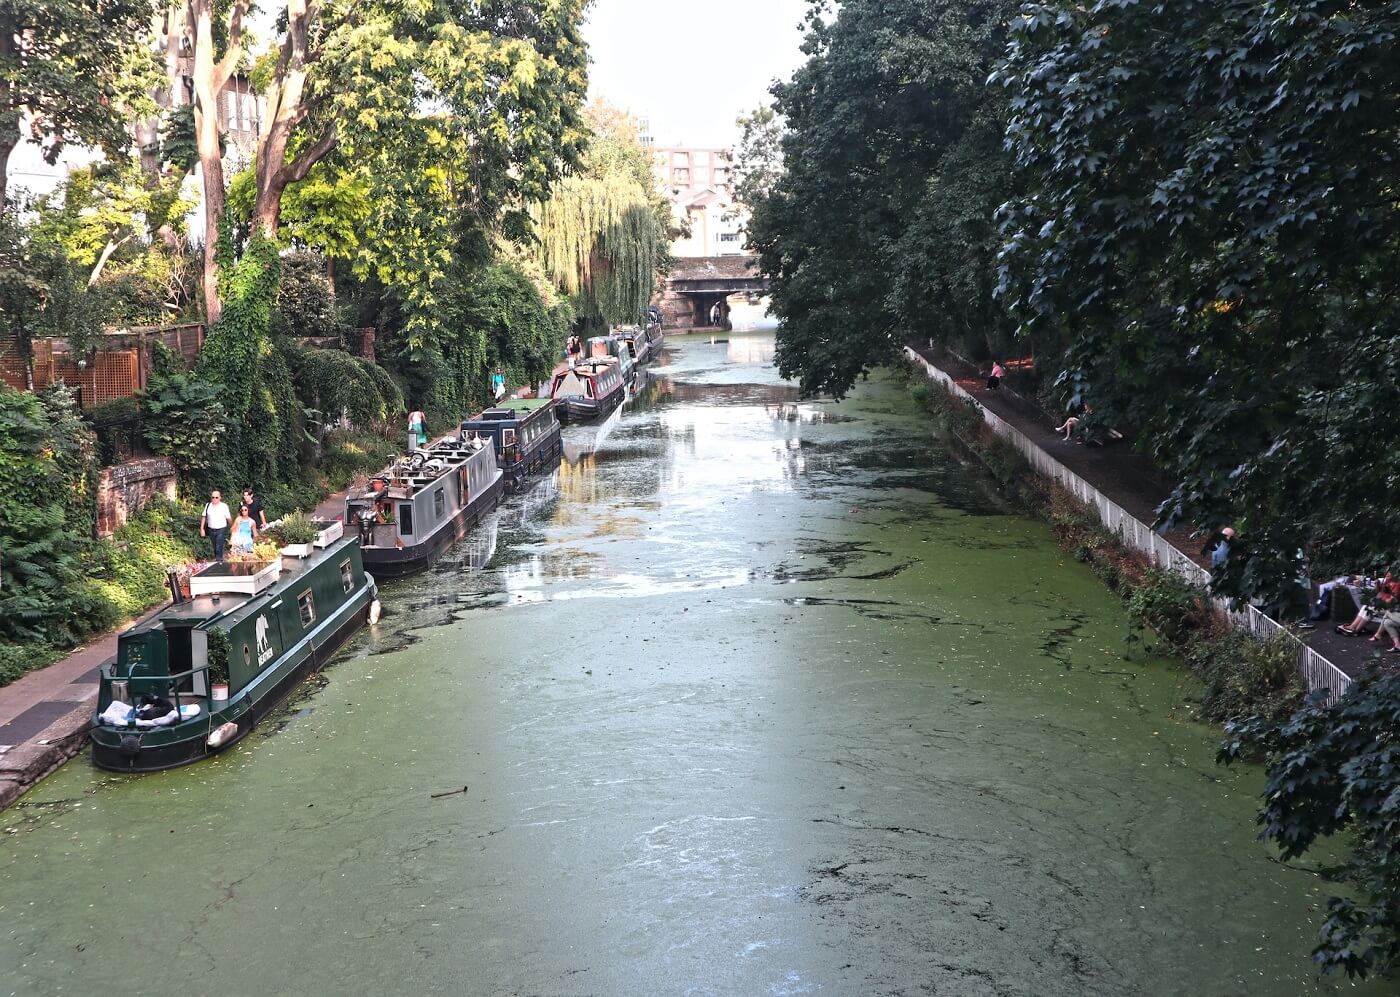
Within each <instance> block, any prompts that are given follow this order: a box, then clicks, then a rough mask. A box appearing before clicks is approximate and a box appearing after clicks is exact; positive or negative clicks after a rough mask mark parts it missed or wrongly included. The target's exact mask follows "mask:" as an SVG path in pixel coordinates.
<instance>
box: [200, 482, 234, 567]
mask: <svg viewBox="0 0 1400 997" xmlns="http://www.w3.org/2000/svg"><path fill="white" fill-rule="evenodd" d="M232 519H233V513H231V512H229V508H228V506H227V505H226V504H224V499H223V496H222V495H220V494H219V493H218V491H212V492H210V493H209V501H208V502H207V503H206V504H205V506H204V511H203V512H202V513H200V516H199V535H200V536H202V537H208V538H209V542H210V543H211V544H213V545H214V560H216V561H222V560H223V559H224V541H225V540H227V539H228V524H229V523H230V522H231V521H232Z"/></svg>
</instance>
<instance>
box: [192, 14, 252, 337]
mask: <svg viewBox="0 0 1400 997" xmlns="http://www.w3.org/2000/svg"><path fill="white" fill-rule="evenodd" d="M247 5H248V3H247V0H235V2H234V4H233V7H232V8H231V9H230V10H229V15H228V18H229V19H228V44H227V46H226V47H225V50H224V57H223V58H222V59H220V60H219V61H218V62H215V61H214V9H213V0H191V2H190V16H191V18H192V19H193V21H194V131H195V139H196V144H197V145H198V148H199V170H200V178H201V179H202V180H203V184H204V312H205V319H206V321H207V322H208V323H209V325H213V324H214V323H215V322H217V321H219V315H220V313H221V312H222V311H223V302H222V301H220V300H219V261H218V252H219V229H220V227H221V225H222V224H223V220H224V196H225V191H224V163H223V158H222V155H221V150H220V149H219V94H220V92H221V91H222V90H223V88H224V84H225V83H227V82H228V79H229V77H230V76H231V75H233V70H234V68H235V67H236V66H237V65H238V59H239V57H240V56H241V55H242V53H243V12H244V10H245V9H246V8H247Z"/></svg>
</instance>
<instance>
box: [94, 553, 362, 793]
mask: <svg viewBox="0 0 1400 997" xmlns="http://www.w3.org/2000/svg"><path fill="white" fill-rule="evenodd" d="M189 588H190V597H189V598H188V599H186V598H184V597H183V596H178V595H177V600H178V601H176V602H173V603H171V605H170V607H169V608H168V609H167V610H166V611H164V612H162V613H160V614H159V615H158V616H156V617H155V618H154V619H152V620H149V621H147V622H146V623H143V624H141V625H140V626H138V627H135V628H133V629H131V630H128V631H127V632H126V633H124V634H121V635H120V636H119V637H118V638H117V657H116V660H115V661H110V662H108V663H107V664H105V665H103V666H102V669H101V672H100V677H99V680H98V681H99V689H98V696H97V710H96V712H95V714H94V715H93V719H92V729H91V732H90V735H89V736H90V738H91V741H92V761H93V764H95V765H97V766H98V767H99V768H103V769H110V770H112V771H114V772H155V771H158V770H160V769H168V768H174V767H175V766H177V765H185V764H188V763H190V762H195V761H199V760H200V759H201V758H205V757H207V756H209V755H211V754H214V753H216V752H218V751H222V750H223V749H225V748H227V747H228V746H229V745H230V744H233V743H235V742H236V741H238V739H239V738H241V737H243V735H244V734H247V733H248V731H250V730H251V729H252V728H253V726H254V725H255V724H257V722H258V721H259V720H261V719H262V718H263V717H264V716H266V715H267V713H268V712H269V711H270V710H271V709H272V708H273V707H274V706H276V705H277V704H278V703H280V702H281V701H282V700H283V699H284V698H285V697H286V696H287V694H288V693H289V692H290V691H291V690H292V688H293V687H295V686H296V685H297V684H298V683H299V682H301V680H302V679H304V678H305V677H306V676H307V675H309V674H310V673H312V672H313V671H315V670H317V669H319V668H320V667H321V666H322V665H324V664H325V663H326V661H327V660H329V659H330V657H331V656H332V655H333V654H334V653H335V652H336V650H337V649H338V648H339V647H340V646H341V645H342V644H343V643H345V641H346V640H348V639H349V638H350V637H351V636H352V635H353V634H354V633H355V632H356V631H357V630H359V629H360V627H362V626H364V623H365V620H366V618H367V617H368V616H369V614H370V609H371V604H373V603H374V602H375V599H376V594H375V584H374V579H373V578H372V577H370V576H369V575H367V574H366V573H365V570H364V563H363V561H362V559H361V557H360V545H359V543H358V542H357V540H356V539H355V538H354V537H344V536H342V537H339V538H337V539H335V540H333V541H331V542H330V544H329V545H328V546H326V547H324V548H319V549H316V550H315V551H314V552H313V553H312V554H311V555H310V556H308V557H306V558H304V559H303V558H296V557H283V558H279V559H276V560H270V561H220V562H218V563H216V564H212V565H210V566H209V567H207V568H205V569H204V570H203V571H200V572H198V573H196V574H195V575H193V576H192V577H191V578H190V581H189ZM173 591H174V592H176V593H179V592H180V589H179V588H178V587H173ZM376 615H377V607H376Z"/></svg>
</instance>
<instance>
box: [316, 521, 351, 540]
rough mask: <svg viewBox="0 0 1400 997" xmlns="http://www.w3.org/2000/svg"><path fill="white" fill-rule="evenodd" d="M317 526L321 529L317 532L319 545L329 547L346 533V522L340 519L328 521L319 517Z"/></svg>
mask: <svg viewBox="0 0 1400 997" xmlns="http://www.w3.org/2000/svg"><path fill="white" fill-rule="evenodd" d="M316 528H317V530H319V532H318V533H317V534H316V546H317V547H329V546H330V545H331V544H333V543H335V542H336V541H337V540H339V539H340V538H341V537H343V536H344V535H345V524H344V523H342V522H340V520H335V521H333V522H326V521H325V520H322V519H318V520H316Z"/></svg>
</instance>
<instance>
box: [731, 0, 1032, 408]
mask: <svg viewBox="0 0 1400 997" xmlns="http://www.w3.org/2000/svg"><path fill="white" fill-rule="evenodd" d="M824 6H825V5H824V4H818V5H816V10H815V11H814V14H813V16H812V18H811V20H810V21H809V33H808V36H807V41H806V44H805V46H804V51H805V52H806V53H807V54H808V56H809V59H808V62H807V63H806V65H804V66H803V67H802V68H800V69H799V70H798V71H797V73H796V74H795V75H794V76H793V78H792V80H791V81H789V82H787V83H780V84H777V85H775V86H774V88H773V93H774V97H775V103H774V109H775V110H776V111H777V113H778V114H779V115H781V116H782V118H784V119H785V120H786V122H787V127H788V130H787V134H786V135H785V137H784V139H783V142H782V161H783V164H784V172H783V173H782V175H781V176H780V177H779V178H778V179H777V180H776V182H775V183H774V184H773V185H772V187H771V190H770V193H769V194H768V196H766V197H762V198H760V199H758V202H757V203H756V204H755V205H753V211H754V213H753V219H752V222H751V223H750V228H749V241H750V244H751V245H752V246H753V247H754V248H755V250H756V251H757V252H758V253H759V255H760V266H761V268H762V270H763V272H764V273H765V274H767V275H768V277H769V279H770V282H771V287H772V300H773V312H774V313H775V314H776V315H777V316H778V317H779V318H781V319H782V321H783V325H782V327H781V329H780V331H779V335H778V357H777V359H778V367H779V369H780V370H781V371H782V373H783V374H784V375H785V376H789V377H796V378H798V379H799V381H800V384H801V387H802V390H803V391H804V392H807V393H816V392H826V393H830V394H834V395H837V396H838V397H839V396H841V395H843V394H844V393H845V392H846V391H847V390H849V389H850V387H851V385H852V384H853V383H854V382H855V380H856V379H857V378H858V377H860V376H861V375H862V374H863V373H864V372H865V371H867V370H869V369H870V367H872V366H874V365H876V364H880V363H883V362H885V361H887V360H888V359H889V358H890V357H891V356H892V354H893V352H894V350H895V348H896V347H897V346H898V345H900V344H901V343H903V342H904V340H905V339H906V338H907V337H911V336H912V337H916V338H919V339H924V338H928V337H933V336H936V337H938V338H940V339H947V338H961V339H965V340H969V341H974V342H976V341H979V340H980V341H997V340H999V339H1000V338H1001V336H1002V334H1003V332H1004V331H1005V330H1009V329H1010V324H1009V321H1008V320H1007V319H1006V318H1005V317H1004V315H1003V312H1002V309H1000V308H999V307H997V306H996V305H995V303H994V302H993V300H992V290H993V288H994V286H995V256H996V251H997V249H998V248H999V244H1000V240H999V237H998V236H997V232H996V228H995V226H994V224H993V218H992V214H993V211H994V209H995V207H996V205H997V204H999V203H1000V202H1001V201H1002V200H1004V199H1005V197H1006V196H1007V191H1008V186H1009V181H1008V179H1007V173H1008V159H1007V157H1006V155H1005V153H1004V152H1003V151H1002V147H1001V146H1002V137H1001V127H1000V122H1001V120H1002V116H1003V114H1004V104H1005V98H1004V97H1003V96H1002V95H1001V94H1000V93H998V92H996V91H993V90H990V89H989V88H988V87H987V86H986V85H985V81H986V79H987V77H988V75H989V74H990V73H991V72H992V70H993V69H994V68H995V66H996V64H997V62H998V60H999V58H1000V52H1001V49H1002V47H1003V45H1004V43H1005V40H1006V27H1005V24H1006V20H1007V18H1008V17H1009V15H1010V12H1011V10H1012V8H1013V4H1012V3H1011V2H1010V0H972V2H967V0H898V2H894V3H887V2H874V0H852V2H847V3H843V4H841V5H840V8H839V10H838V11H836V12H835V13H834V15H831V16H825V15H822V13H821V8H822V7H824Z"/></svg>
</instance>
